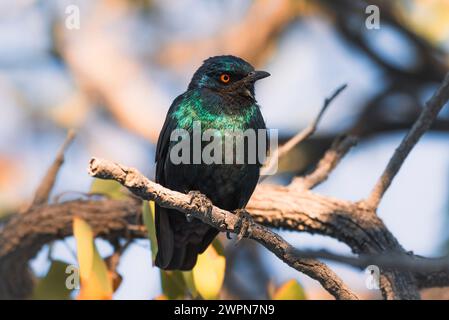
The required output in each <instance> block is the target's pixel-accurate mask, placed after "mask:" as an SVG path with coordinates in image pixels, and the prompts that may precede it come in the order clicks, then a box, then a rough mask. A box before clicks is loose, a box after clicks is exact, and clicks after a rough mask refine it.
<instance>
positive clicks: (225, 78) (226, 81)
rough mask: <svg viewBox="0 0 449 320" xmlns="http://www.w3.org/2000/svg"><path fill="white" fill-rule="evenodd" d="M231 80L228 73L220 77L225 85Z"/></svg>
mask: <svg viewBox="0 0 449 320" xmlns="http://www.w3.org/2000/svg"><path fill="white" fill-rule="evenodd" d="M230 80H231V77H230V76H229V74H227V73H223V74H222V75H221V76H220V81H221V82H223V83H228V82H229V81H230Z"/></svg>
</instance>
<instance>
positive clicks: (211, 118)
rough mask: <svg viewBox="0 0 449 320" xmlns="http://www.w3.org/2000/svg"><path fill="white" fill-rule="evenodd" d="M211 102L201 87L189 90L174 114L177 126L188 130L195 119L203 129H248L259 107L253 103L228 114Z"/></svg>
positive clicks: (173, 117)
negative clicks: (202, 94)
mask: <svg viewBox="0 0 449 320" xmlns="http://www.w3.org/2000/svg"><path fill="white" fill-rule="evenodd" d="M211 103H213V102H211V101H208V100H207V99H205V98H203V97H202V96H201V93H200V90H199V89H196V90H192V91H188V92H187V93H186V94H185V96H184V97H183V99H182V100H181V101H180V102H179V105H178V107H177V110H176V111H175V112H174V113H173V114H172V119H173V120H174V121H176V123H177V128H178V129H186V130H188V129H190V128H191V127H192V125H193V122H194V121H200V122H201V126H202V128H203V129H217V130H246V129H247V128H248V126H249V124H250V123H251V120H252V119H253V117H254V116H256V115H257V112H258V108H259V107H258V106H257V104H256V103H252V104H250V105H249V106H246V107H245V108H242V110H241V112H238V113H235V114H228V113H226V112H225V111H223V110H222V106H220V105H219V106H216V107H215V106H211V105H210V104H211Z"/></svg>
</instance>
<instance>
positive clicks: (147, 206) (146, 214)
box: [142, 201, 157, 265]
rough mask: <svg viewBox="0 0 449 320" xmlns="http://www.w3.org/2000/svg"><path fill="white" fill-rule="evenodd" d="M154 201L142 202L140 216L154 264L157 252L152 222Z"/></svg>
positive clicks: (154, 229) (154, 228)
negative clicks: (145, 229)
mask: <svg viewBox="0 0 449 320" xmlns="http://www.w3.org/2000/svg"><path fill="white" fill-rule="evenodd" d="M154 214H155V210H154V201H143V202H142V218H143V224H144V225H145V227H146V228H147V233H148V239H149V240H150V246H151V262H152V264H153V265H154V260H155V259H156V254H157V239H156V227H155V223H154Z"/></svg>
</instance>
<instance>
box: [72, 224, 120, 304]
mask: <svg viewBox="0 0 449 320" xmlns="http://www.w3.org/2000/svg"><path fill="white" fill-rule="evenodd" d="M73 235H74V236H75V239H76V248H77V256H78V263H79V268H80V280H81V288H80V293H79V295H78V299H80V300H92V299H93V300H95V299H102V300H104V299H112V293H113V283H112V276H111V274H110V272H109V271H108V269H107V267H106V263H105V262H104V261H103V259H102V258H101V256H100V254H99V252H98V250H97V247H96V246H95V243H94V236H93V231H92V229H91V227H90V226H89V224H88V223H87V222H86V221H84V220H82V219H81V218H78V217H75V218H74V219H73Z"/></svg>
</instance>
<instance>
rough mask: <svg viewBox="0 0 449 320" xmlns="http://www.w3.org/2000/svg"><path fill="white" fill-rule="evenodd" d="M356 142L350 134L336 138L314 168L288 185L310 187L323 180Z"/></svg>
mask: <svg viewBox="0 0 449 320" xmlns="http://www.w3.org/2000/svg"><path fill="white" fill-rule="evenodd" d="M356 143H357V139H356V138H355V137H352V136H347V137H339V138H337V139H336V140H335V141H334V143H333V144H332V146H331V148H330V149H329V150H328V151H326V153H325V155H324V157H323V158H322V159H321V160H320V161H319V162H318V164H317V166H316V168H315V170H313V172H311V173H310V174H308V175H306V176H304V177H297V178H295V179H294V180H293V181H292V183H291V184H290V187H293V188H303V189H312V188H314V187H316V186H317V185H319V184H320V183H322V182H324V181H325V180H327V178H328V177H329V174H330V173H331V172H332V170H334V169H335V167H336V166H337V165H338V163H339V162H340V160H341V159H342V158H343V157H344V156H345V154H346V153H347V152H348V151H349V150H350V149H351V148H352V147H353V146H355V144H356Z"/></svg>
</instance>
